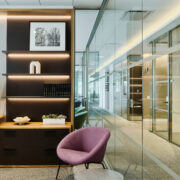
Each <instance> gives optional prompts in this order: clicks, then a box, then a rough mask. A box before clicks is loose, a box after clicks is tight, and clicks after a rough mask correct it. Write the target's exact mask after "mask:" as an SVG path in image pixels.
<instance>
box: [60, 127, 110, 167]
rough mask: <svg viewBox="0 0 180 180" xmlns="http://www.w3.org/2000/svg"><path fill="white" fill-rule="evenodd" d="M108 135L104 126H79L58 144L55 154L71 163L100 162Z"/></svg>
mask: <svg viewBox="0 0 180 180" xmlns="http://www.w3.org/2000/svg"><path fill="white" fill-rule="evenodd" d="M109 137H110V132H109V130H108V129H105V128H101V127H86V128H81V129H79V130H76V131H74V132H72V133H70V134H69V135H67V136H66V137H65V138H64V139H63V140H62V141H61V142H60V143H59V144H58V146H57V155H58V157H59V158H60V159H61V160H63V161H64V162H66V163H68V164H71V165H77V164H83V163H90V162H94V163H101V162H102V161H103V158H104V154H105V150H106V145H107V142H108V139H109Z"/></svg>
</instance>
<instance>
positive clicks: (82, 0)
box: [74, 0, 103, 8]
mask: <svg viewBox="0 0 180 180" xmlns="http://www.w3.org/2000/svg"><path fill="white" fill-rule="evenodd" d="M102 2H103V0H74V7H76V8H100V7H101V4H102Z"/></svg>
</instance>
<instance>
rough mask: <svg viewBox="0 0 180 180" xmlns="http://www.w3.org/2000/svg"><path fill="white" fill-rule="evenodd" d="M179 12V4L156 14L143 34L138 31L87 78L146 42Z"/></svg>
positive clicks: (177, 15)
mask: <svg viewBox="0 0 180 180" xmlns="http://www.w3.org/2000/svg"><path fill="white" fill-rule="evenodd" d="M179 10H180V3H179V4H175V6H174V7H173V8H171V9H168V10H165V11H164V13H162V14H161V15H159V14H158V15H159V16H160V18H159V19H158V18H157V17H154V19H155V20H154V21H153V23H151V24H149V25H146V26H144V27H143V32H142V31H140V32H139V33H138V34H136V35H134V38H132V39H131V40H130V41H129V42H127V43H126V45H124V46H122V47H120V48H119V49H118V50H117V51H116V53H115V55H113V56H111V57H110V58H109V59H107V61H105V63H104V64H102V65H101V66H99V67H98V68H97V69H96V70H95V71H93V72H92V73H90V75H89V77H90V76H92V75H93V74H95V73H96V72H99V71H100V70H102V69H103V68H105V67H106V66H107V65H109V64H111V63H112V62H114V61H115V60H116V59H117V58H118V57H120V56H122V55H124V54H125V53H127V52H128V51H130V50H131V49H133V48H134V47H136V46H137V45H139V44H140V43H142V41H145V40H147V39H148V38H149V37H151V36H152V35H153V34H155V33H157V32H158V31H159V30H161V29H162V28H163V27H165V26H167V25H168V24H169V23H171V22H172V21H174V20H175V19H176V18H177V17H179V15H180V12H179ZM157 13H159V12H157ZM142 33H143V35H142ZM142 37H143V39H142Z"/></svg>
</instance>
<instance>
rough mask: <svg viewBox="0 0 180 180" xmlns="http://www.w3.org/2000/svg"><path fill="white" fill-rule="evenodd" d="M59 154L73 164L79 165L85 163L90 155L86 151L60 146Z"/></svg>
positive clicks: (65, 160)
mask: <svg viewBox="0 0 180 180" xmlns="http://www.w3.org/2000/svg"><path fill="white" fill-rule="evenodd" d="M57 155H58V157H59V158H60V159H62V160H63V161H64V162H66V163H68V164H72V165H77V164H81V163H84V160H85V159H86V157H87V156H88V153H87V152H84V151H76V150H71V149H63V148H59V149H58V150H57Z"/></svg>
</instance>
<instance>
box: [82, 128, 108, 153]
mask: <svg viewBox="0 0 180 180" xmlns="http://www.w3.org/2000/svg"><path fill="white" fill-rule="evenodd" d="M109 137H110V132H109V130H108V129H106V128H102V127H87V128H82V129H81V141H82V144H83V150H84V151H86V152H90V151H91V150H92V149H93V148H94V147H95V146H97V145H100V144H101V146H103V145H105V146H106V144H107V141H108V139H109Z"/></svg>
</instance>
